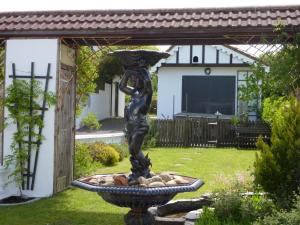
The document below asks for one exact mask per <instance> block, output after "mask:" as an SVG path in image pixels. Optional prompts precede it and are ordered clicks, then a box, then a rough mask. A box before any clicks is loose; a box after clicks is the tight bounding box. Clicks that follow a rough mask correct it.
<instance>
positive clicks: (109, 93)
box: [76, 77, 125, 128]
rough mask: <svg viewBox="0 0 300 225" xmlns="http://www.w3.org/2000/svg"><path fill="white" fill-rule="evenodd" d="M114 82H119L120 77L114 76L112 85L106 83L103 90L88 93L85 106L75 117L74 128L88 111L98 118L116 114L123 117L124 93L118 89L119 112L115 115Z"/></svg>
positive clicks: (79, 125) (101, 118)
mask: <svg viewBox="0 0 300 225" xmlns="http://www.w3.org/2000/svg"><path fill="white" fill-rule="evenodd" d="M115 82H120V77H116V78H114V79H113V83H112V85H111V84H108V83H106V84H105V89H104V90H100V91H99V92H98V93H91V94H90V96H89V99H88V104H87V106H86V107H84V109H83V111H82V113H81V115H80V116H79V117H78V118H77V119H76V128H79V127H81V121H82V120H83V119H84V118H85V117H86V116H87V114H88V113H89V112H92V113H94V114H95V115H96V116H97V118H98V120H103V119H107V118H111V117H118V116H119V117H124V107H125V94H124V93H123V92H121V91H120V90H119V102H118V107H119V109H118V110H119V114H118V115H115V102H114V101H115ZM111 88H112V90H111ZM111 101H113V102H111Z"/></svg>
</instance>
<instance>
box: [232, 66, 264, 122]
mask: <svg viewBox="0 0 300 225" xmlns="http://www.w3.org/2000/svg"><path fill="white" fill-rule="evenodd" d="M251 74H252V71H251V70H244V71H238V74H237V88H238V96H240V94H241V93H240V87H242V86H246V80H247V78H248V76H251ZM259 101H260V100H259V99H255V100H252V101H248V102H245V101H241V100H239V97H238V100H237V112H238V115H239V116H243V115H252V116H255V117H256V114H257V113H256V112H257V109H258V108H259Z"/></svg>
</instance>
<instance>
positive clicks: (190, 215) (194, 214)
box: [185, 209, 203, 220]
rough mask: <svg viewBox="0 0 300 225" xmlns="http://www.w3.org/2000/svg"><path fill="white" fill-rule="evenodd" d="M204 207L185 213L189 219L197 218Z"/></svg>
mask: <svg viewBox="0 0 300 225" xmlns="http://www.w3.org/2000/svg"><path fill="white" fill-rule="evenodd" d="M202 212H203V209H198V210H193V211H190V212H188V213H187V214H186V215H185V218H186V219H187V220H197V219H199V217H200V216H201V214H202Z"/></svg>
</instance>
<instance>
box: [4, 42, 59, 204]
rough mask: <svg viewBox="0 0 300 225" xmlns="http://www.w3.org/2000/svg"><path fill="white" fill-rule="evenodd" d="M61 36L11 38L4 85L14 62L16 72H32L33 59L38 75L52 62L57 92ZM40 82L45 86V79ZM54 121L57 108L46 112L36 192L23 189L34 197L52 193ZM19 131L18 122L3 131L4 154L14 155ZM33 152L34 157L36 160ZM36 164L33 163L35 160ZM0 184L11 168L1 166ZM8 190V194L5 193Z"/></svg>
mask: <svg viewBox="0 0 300 225" xmlns="http://www.w3.org/2000/svg"><path fill="white" fill-rule="evenodd" d="M58 49H59V42H58V39H10V40H7V44H6V66H5V87H8V86H9V85H10V84H11V83H12V78H9V75H11V74H12V63H15V64H16V73H17V75H30V67H31V62H34V63H35V74H36V75H40V76H46V72H47V65H48V63H51V70H50V76H52V77H53V78H52V79H50V81H49V89H48V90H49V91H52V92H54V93H55V92H56V76H57V61H58ZM39 81H41V83H42V85H44V82H45V79H44V80H39ZM4 113H5V117H8V111H7V109H5V112H4ZM54 120H55V107H51V108H50V109H49V110H48V111H46V112H45V118H44V122H45V127H44V129H43V135H44V136H45V140H43V141H42V145H41V147H40V154H39V159H38V168H37V174H36V183H35V188H34V191H23V194H25V195H28V196H32V197H46V196H50V195H52V193H53V171H54ZM15 131H16V125H13V124H10V125H8V127H7V128H6V129H5V132H4V142H3V145H4V157H5V156H7V155H9V154H11V151H10V145H11V141H12V137H13V133H14V132H15ZM34 153H35V152H33V153H32V160H33V159H34ZM32 167H33V163H32ZM0 170H1V171H0V181H1V182H0V185H1V184H4V183H7V181H8V177H7V175H8V174H9V171H3V169H0ZM0 193H2V194H0V198H1V196H2V197H3V196H5V195H7V194H8V193H9V194H18V191H17V189H16V188H15V185H10V186H9V187H7V188H6V189H3V187H2V189H0ZM5 193H6V194H5Z"/></svg>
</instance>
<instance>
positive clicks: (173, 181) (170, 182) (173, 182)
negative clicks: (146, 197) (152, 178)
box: [166, 180, 177, 186]
mask: <svg viewBox="0 0 300 225" xmlns="http://www.w3.org/2000/svg"><path fill="white" fill-rule="evenodd" d="M176 184H177V183H176V181H175V180H170V181H168V182H167V183H166V185H167V186H173V185H176Z"/></svg>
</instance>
